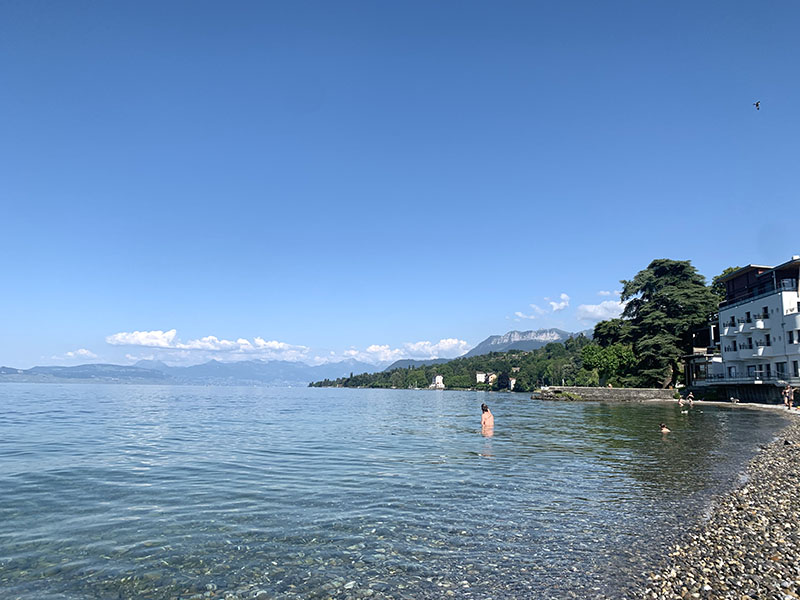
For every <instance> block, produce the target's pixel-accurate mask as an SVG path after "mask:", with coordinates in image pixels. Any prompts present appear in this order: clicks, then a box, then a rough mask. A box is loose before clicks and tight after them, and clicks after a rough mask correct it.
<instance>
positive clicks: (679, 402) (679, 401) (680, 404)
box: [678, 396, 683, 406]
mask: <svg viewBox="0 0 800 600" xmlns="http://www.w3.org/2000/svg"><path fill="white" fill-rule="evenodd" d="M678 406H683V396H680V397H679V398H678Z"/></svg>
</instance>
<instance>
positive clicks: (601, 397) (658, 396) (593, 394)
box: [534, 385, 675, 402]
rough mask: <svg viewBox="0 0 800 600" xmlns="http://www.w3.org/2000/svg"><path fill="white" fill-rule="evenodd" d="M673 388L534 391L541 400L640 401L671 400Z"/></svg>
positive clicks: (560, 388) (555, 386)
mask: <svg viewBox="0 0 800 600" xmlns="http://www.w3.org/2000/svg"><path fill="white" fill-rule="evenodd" d="M674 394H675V390H661V389H651V388H608V387H572V386H560V385H551V386H550V387H549V388H545V389H542V390H540V391H539V392H536V393H535V394H534V396H535V397H538V398H541V399H542V400H584V401H586V402H641V401H642V400H672V399H673V396H674Z"/></svg>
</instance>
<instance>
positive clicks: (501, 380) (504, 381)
mask: <svg viewBox="0 0 800 600" xmlns="http://www.w3.org/2000/svg"><path fill="white" fill-rule="evenodd" d="M510 387H511V377H509V376H508V373H507V372H506V371H503V372H502V373H500V375H498V376H497V381H495V382H494V388H495V389H496V390H507V389H509V388H510Z"/></svg>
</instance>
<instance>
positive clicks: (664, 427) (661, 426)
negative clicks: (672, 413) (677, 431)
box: [659, 423, 667, 429]
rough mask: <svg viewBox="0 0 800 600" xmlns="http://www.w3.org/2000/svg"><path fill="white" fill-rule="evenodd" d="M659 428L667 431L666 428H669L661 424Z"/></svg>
mask: <svg viewBox="0 0 800 600" xmlns="http://www.w3.org/2000/svg"><path fill="white" fill-rule="evenodd" d="M659 427H660V428H661V429H666V428H667V426H666V424H665V423H661V425H659Z"/></svg>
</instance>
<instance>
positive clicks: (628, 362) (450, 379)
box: [310, 258, 737, 399]
mask: <svg viewBox="0 0 800 600" xmlns="http://www.w3.org/2000/svg"><path fill="white" fill-rule="evenodd" d="M736 269H737V267H729V268H727V269H725V270H724V271H723V272H722V273H720V274H719V275H717V276H716V277H714V278H713V280H712V281H711V283H710V284H707V283H706V279H705V277H703V276H702V275H701V274H700V273H698V272H697V270H696V269H695V268H694V267H693V266H692V264H691V262H690V261H688V260H687V261H676V260H671V259H667V258H660V259H655V260H653V261H651V262H650V264H649V265H648V266H647V267H646V268H645V269H642V270H641V271H639V272H638V273H636V275H634V276H633V278H632V279H630V280H624V279H623V280H621V281H620V283H621V284H622V290H621V292H620V303H621V304H620V306H621V307H624V308H623V309H622V314H621V315H620V316H619V317H618V318H612V319H607V320H605V321H600V322H599V323H597V325H595V327H594V330H593V334H592V336H591V339H590V338H588V337H586V336H584V335H578V336H575V337H573V338H570V339H568V340H566V341H565V342H563V343H555V342H554V343H551V344H548V345H547V346H545V347H544V348H540V349H538V350H533V351H529V352H524V351H514V350H512V351H508V352H503V353H492V354H486V355H480V356H473V357H470V358H457V359H454V360H452V361H449V362H446V363H442V364H437V365H427V366H411V367H407V368H401V369H394V370H390V371H388V372H386V371H384V372H380V373H363V374H360V375H353V374H351V375H350V377H341V378H338V379H333V380H331V379H325V380H322V381H316V382H313V383H311V384H310V385H311V386H313V387H329V386H332V387H367V388H425V387H428V386H429V385H431V383H433V381H434V378H435V377H437V376H441V377H442V379H441V382H442V384H443V385H444V387H445V388H446V389H477V390H481V389H493V390H513V391H517V392H530V391H534V390H536V389H538V388H539V387H541V386H548V385H566V386H598V385H599V386H606V385H611V386H612V387H615V388H662V389H667V388H675V387H677V385H678V384H679V383H681V380H682V379H683V376H684V374H683V357H684V356H686V355H689V354H692V352H693V342H694V335H695V333H696V332H697V331H698V330H699V329H703V328H707V327H708V324H709V323H710V322H712V321H714V320H715V317H716V315H717V311H718V307H719V303H720V302H721V301H723V300H724V299H725V292H724V285H723V283H722V281H721V280H722V278H723V277H724V276H725V275H726V274H728V273H730V272H732V271H735V270H736ZM480 373H483V374H492V375H493V378H491V379H482V378H481V377H480V376H479V374H480ZM437 387H438V386H437ZM707 393H708V394H712V393H713V392H712V391H710V390H709V391H708V392H707ZM709 399H716V398H709Z"/></svg>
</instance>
